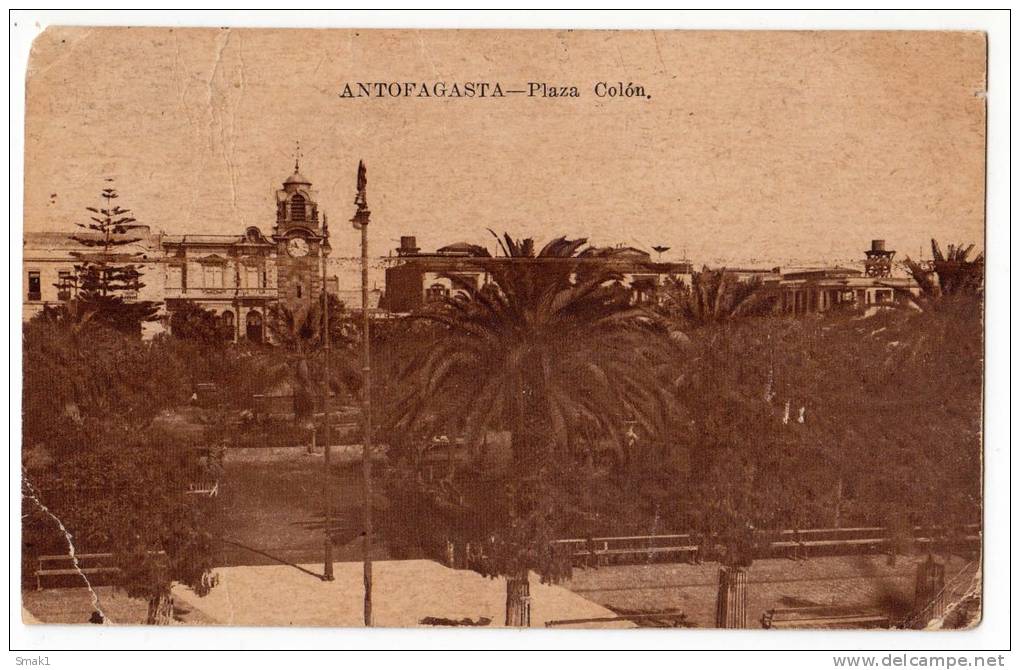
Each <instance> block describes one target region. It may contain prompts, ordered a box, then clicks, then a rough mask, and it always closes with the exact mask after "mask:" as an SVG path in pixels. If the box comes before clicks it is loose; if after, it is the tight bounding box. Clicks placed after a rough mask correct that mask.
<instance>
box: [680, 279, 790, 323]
mask: <svg viewBox="0 0 1020 670" xmlns="http://www.w3.org/2000/svg"><path fill="white" fill-rule="evenodd" d="M774 300H775V298H774V296H772V295H770V294H769V293H766V292H765V291H763V290H762V281H761V279H760V278H758V277H754V278H752V279H750V280H748V281H740V279H739V278H738V277H737V276H736V275H735V274H734V273H732V272H728V271H727V270H726V268H721V269H719V270H712V269H709V268H708V267H707V266H706V267H704V268H702V270H701V272H694V273H692V275H691V285H690V286H688V285H687V284H686V283H685V282H683V281H681V280H680V279H677V278H675V277H671V278H669V279H668V281H667V282H666V284H665V287H664V290H663V296H662V300H661V310H662V311H663V313H664V315H665V316H666V317H667V319H668V320H670V321H672V322H674V323H675V324H676V325H678V326H679V327H680V328H681V329H691V328H697V327H699V326H704V325H707V324H709V323H716V322H720V321H726V320H729V319H733V318H737V317H741V316H753V315H760V314H765V313H768V312H769V311H770V310H771V309H772V306H773V303H774Z"/></svg>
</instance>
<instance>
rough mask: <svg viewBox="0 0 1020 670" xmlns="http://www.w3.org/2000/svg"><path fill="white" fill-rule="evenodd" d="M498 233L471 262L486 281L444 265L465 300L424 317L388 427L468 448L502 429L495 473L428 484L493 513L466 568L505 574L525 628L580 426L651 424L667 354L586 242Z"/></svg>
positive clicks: (458, 504) (454, 501)
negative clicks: (430, 326) (493, 250)
mask: <svg viewBox="0 0 1020 670" xmlns="http://www.w3.org/2000/svg"><path fill="white" fill-rule="evenodd" d="M497 240H498V241H499V244H500V248H501V249H502V251H503V254H504V256H505V257H506V258H491V257H490V258H489V259H486V260H481V261H478V265H479V268H480V269H481V270H483V271H484V272H486V273H488V276H489V277H491V283H490V284H489V285H487V286H485V287H482V288H478V287H476V286H475V285H474V284H473V283H472V282H470V281H465V280H464V279H462V278H461V277H458V276H451V277H450V278H449V279H450V280H451V281H453V282H455V283H456V285H457V288H459V289H463V291H464V292H466V293H467V295H468V299H466V300H465V299H463V298H461V299H457V298H451V299H447V300H444V301H442V302H441V303H440V304H439V305H438V306H437V307H434V308H432V309H429V310H428V311H426V312H424V313H422V314H421V315H420V318H423V319H426V320H428V321H431V322H433V323H434V324H437V326H436V330H437V332H436V337H434V338H433V339H432V340H431V341H429V342H428V343H427V344H428V346H426V347H425V348H424V349H423V350H422V351H421V353H420V354H419V355H418V356H417V357H416V358H415V359H414V360H413V361H412V363H411V364H410V366H409V367H408V369H407V370H406V371H405V373H404V378H405V380H406V381H407V382H409V383H408V384H407V387H406V388H407V389H408V390H407V392H406V393H405V395H404V397H403V398H402V399H401V400H400V402H399V405H398V408H397V416H396V420H395V421H394V427H395V429H397V430H398V431H400V432H402V433H403V434H404V435H405V436H406V435H408V434H411V435H416V436H420V437H422V438H426V439H427V438H428V437H430V436H432V435H436V434H445V433H448V432H450V431H451V430H454V431H456V433H455V434H460V435H462V436H463V438H464V441H465V444H466V445H468V446H469V447H471V446H473V445H475V444H477V443H479V442H480V441H483V440H484V439H485V437H486V436H487V435H488V434H489V433H490V432H493V431H508V432H509V434H510V440H509V442H510V454H509V462H508V464H507V465H505V466H504V470H503V471H501V472H497V471H496V469H495V466H490V467H489V468H488V471H487V472H484V473H481V474H480V477H481V479H476V480H475V481H474V482H472V483H464V482H460V483H458V484H456V485H450V486H447V487H446V488H445V489H443V490H435V491H433V494H434V498H436V503H437V504H440V505H445V506H447V507H450V506H452V507H454V508H459V509H461V510H462V512H463V518H465V519H466V520H467V522H468V523H473V524H476V525H477V524H478V523H479V521H478V519H479V517H480V516H484V515H485V514H486V512H487V511H489V512H491V516H492V521H493V523H491V524H489V525H488V526H485V527H484V528H480V529H478V533H477V535H476V536H475V537H480V538H482V540H483V544H484V551H483V553H484V554H485V556H484V558H482V559H480V560H479V561H478V562H476V563H475V565H474V566H472V567H474V568H475V569H476V570H478V571H479V572H482V573H483V574H488V575H489V576H502V577H506V578H507V602H506V624H507V625H509V626H528V625H530V609H529V606H528V599H527V594H528V592H529V588H530V587H529V571H530V570H535V571H537V572H539V574H540V576H541V577H542V579H543V580H549V579H555V578H556V577H557V575H558V569H557V567H556V560H557V559H556V557H554V556H552V555H551V553H550V552H551V549H550V543H549V540H551V539H554V537H555V532H556V524H557V522H559V521H562V519H563V517H564V515H565V514H566V513H567V512H566V509H567V508H568V507H569V506H570V505H571V503H569V502H566V500H567V499H568V498H570V496H571V495H572V493H571V492H567V491H566V488H568V486H569V485H568V482H575V483H577V482H578V481H579V480H580V479H583V477H584V467H585V466H584V465H583V464H582V463H583V459H580V458H578V453H579V451H583V450H584V448H585V445H584V440H583V439H582V434H590V433H592V432H595V433H598V434H599V435H601V436H604V437H608V438H613V439H615V441H616V443H617V444H619V445H622V444H624V443H625V441H626V440H625V436H624V432H625V430H626V426H627V422H628V421H631V422H633V421H636V422H637V426H639V428H641V429H643V430H644V431H647V434H653V431H658V430H659V428H660V426H661V418H662V416H663V415H664V406H665V403H667V402H668V398H667V396H666V394H665V393H664V392H663V391H662V389H660V387H659V386H658V385H657V384H655V383H650V381H651V380H652V379H653V378H654V375H655V374H656V372H657V371H658V366H659V365H660V364H662V363H664V360H663V352H664V350H663V348H662V347H661V346H660V344H661V338H660V336H659V334H658V333H659V331H657V330H656V329H655V328H654V327H653V323H652V321H653V320H652V319H651V318H650V317H651V315H650V314H649V313H648V312H646V311H645V310H644V309H642V308H635V307H632V306H631V305H630V304H629V295H627V294H626V293H625V292H620V291H617V290H614V288H613V283H614V282H617V281H618V280H619V279H620V277H618V276H617V275H616V274H615V273H613V272H611V271H609V270H608V269H606V268H603V267H602V266H598V265H595V266H593V265H592V264H587V265H586V266H585V267H584V269H583V270H582V269H581V265H582V262H583V261H580V260H578V250H579V249H580V248H581V247H582V246H583V245H584V244H585V242H586V241H585V240H583V239H580V240H567V239H565V238H562V237H560V238H557V239H555V240H553V241H551V242H549V243H548V244H547V245H545V246H544V247H543V248H542V249H541V250H539V251H538V252H537V253H536V250H535V244H534V242H533V241H532V240H531V239H525V240H520V241H518V240H514V239H512V238H511V237H510V236H509V235H505V236H504V238H503V239H500V238H499V237H497ZM485 256H488V252H487V251H486V252H485ZM480 481H482V483H481V484H479V482H480ZM580 489H583V484H578V490H580ZM574 492H575V493H576V490H575V491H574ZM473 498H474V499H473ZM483 525H484V524H483Z"/></svg>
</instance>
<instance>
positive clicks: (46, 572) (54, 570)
mask: <svg viewBox="0 0 1020 670" xmlns="http://www.w3.org/2000/svg"><path fill="white" fill-rule="evenodd" d="M75 558H76V559H78V567H77V568H75V567H74V561H73V560H72V559H71V556H70V555H68V554H58V555H53V556H40V557H39V559H38V561H39V567H38V569H37V570H36V571H35V588H36V590H37V591H41V590H42V580H43V577H57V576H64V577H66V576H70V575H85V576H88V575H100V574H111V573H116V572H119V571H120V568H118V567H115V566H109V565H92V563H102V562H104V561H109V560H110V559H112V558H113V554H75ZM61 564H63V565H65V566H66V567H49V566H55V565H61Z"/></svg>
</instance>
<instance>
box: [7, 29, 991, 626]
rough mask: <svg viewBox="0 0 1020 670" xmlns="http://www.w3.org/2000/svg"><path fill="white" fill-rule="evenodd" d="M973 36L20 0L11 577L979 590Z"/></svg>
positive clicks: (408, 616) (341, 588)
mask: <svg viewBox="0 0 1020 670" xmlns="http://www.w3.org/2000/svg"><path fill="white" fill-rule="evenodd" d="M987 53H988V44H987V37H986V34H985V33H983V32H978V31H959V30H957V31H903V30H888V31H878V30H859V31H846V30H826V31H778V30H760V31H743V30H718V31H717V30H697V31H696V30H618V31H611V30H467V29H464V30H410V29H407V30H395V29H312V28H308V29H282V28H272V29H258V28H245V29H241V28H180V27H73V26H51V27H49V28H47V29H46V30H44V31H43V32H41V33H40V34H39V35H38V37H36V39H35V41H34V43H33V45H32V49H31V54H30V58H29V62H28V69H27V74H26V90H25V96H26V97H25V127H24V138H25V146H24V161H25V163H24V234H23V243H22V249H21V254H22V255H21V260H20V262H21V265H22V269H21V289H20V290H21V301H22V303H21V304H22V323H21V324H20V331H17V332H19V333H20V335H21V347H22V361H21V375H22V380H23V381H22V397H21V417H22V418H21V422H22V423H21V427H22V433H21V444H22V447H21V473H20V480H21V510H20V512H21V524H20V538H21V549H20V551H21V566H20V574H21V592H20V603H21V617H22V621H23V622H24V623H26V624H80V625H82V626H90V625H95V626H110V625H114V626H133V625H171V626H181V625H183V626H295V627H333V628H356V627H363V626H374V627H400V628H406V627H425V628H445V627H463V628H470V629H472V630H478V629H491V628H498V627H518V628H520V627H531V628H538V629H543V630H550V629H552V630H564V629H584V628H600V629H601V628H613V629H615V628H650V627H653V628H674V629H677V628H679V629H694V628H729V629H755V630H758V631H765V632H763V633H761V634H763V635H769V634H772V633H770V631H773V630H778V629H791V628H793V629H824V630H831V629H868V630H878V629H896V630H901V631H902V630H922V629H924V630H947V629H953V630H958V629H959V630H962V629H971V628H974V627H975V626H978V624H979V623H980V622H981V619H982V613H983V599H984V598H985V584H984V581H983V574H984V572H983V566H984V563H983V556H984V555H985V552H984V546H985V545H984V540H985V527H984V525H983V521H984V511H985V510H984V502H983V501H984V496H983V491H984V488H983V487H984V479H983V477H984V471H983V470H984V462H983V450H982V448H983V436H984V426H983V399H984V392H983V388H984V386H983V384H984V373H985V369H984V361H985V354H984V344H985V342H984V338H985V331H984V295H985V293H984V286H985V217H986V207H985V196H986V193H985V191H986V103H987V99H986V98H987V96H986V88H987V85H986V65H987ZM15 267H16V263H15ZM15 272H16V270H15ZM14 476H15V477H17V474H16V473H15V474H14ZM670 634H671V635H676V636H678V637H682V636H683V635H684V634H685V632H684V631H674V632H673V633H670ZM887 639H888V638H887ZM883 644H885V642H883Z"/></svg>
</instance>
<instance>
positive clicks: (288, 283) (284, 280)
mask: <svg viewBox="0 0 1020 670" xmlns="http://www.w3.org/2000/svg"><path fill="white" fill-rule="evenodd" d="M273 241H274V242H275V243H276V247H277V254H276V258H277V262H276V263H277V286H278V288H279V299H280V303H281V304H283V305H284V306H285V307H286V308H287V309H289V310H291V311H292V312H294V313H297V312H300V311H305V310H307V309H309V308H310V307H311V306H312V305H313V304H315V302H316V301H317V300H319V291H320V290H322V257H323V255H324V254H329V229H328V228H327V227H326V222H325V217H323V218H322V219H321V221H320V218H319V203H318V194H317V193H316V192H315V191H313V190H312V183H311V182H310V181H308V179H306V178H305V177H304V176H302V175H301V170H300V165H299V162H298V160H295V161H294V174H292V175H290V176H289V177H287V179H286V180H285V181H284V182H283V188H281V189H279V190H277V191H276V226H274V227H273Z"/></svg>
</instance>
